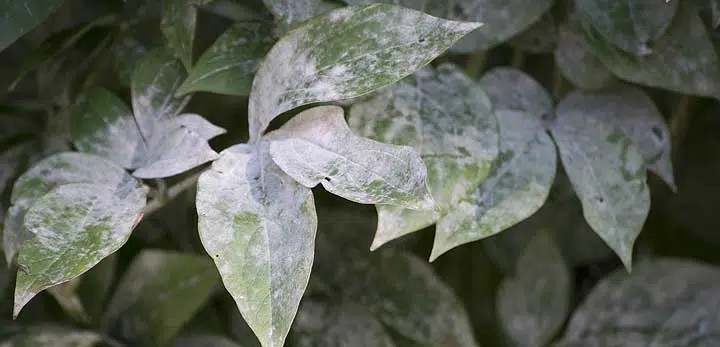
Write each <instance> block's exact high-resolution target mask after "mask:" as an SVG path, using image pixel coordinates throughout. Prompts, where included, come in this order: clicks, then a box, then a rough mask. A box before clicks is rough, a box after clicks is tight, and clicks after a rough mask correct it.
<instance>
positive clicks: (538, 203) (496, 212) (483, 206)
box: [430, 109, 557, 260]
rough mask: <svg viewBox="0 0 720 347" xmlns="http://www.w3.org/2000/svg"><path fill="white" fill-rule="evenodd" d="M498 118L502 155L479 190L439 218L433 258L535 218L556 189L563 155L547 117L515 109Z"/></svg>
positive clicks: (431, 256)
mask: <svg viewBox="0 0 720 347" xmlns="http://www.w3.org/2000/svg"><path fill="white" fill-rule="evenodd" d="M495 116H496V118H497V120H498V123H499V124H500V155H499V159H498V161H497V162H496V163H495V166H494V167H493V170H492V171H491V172H490V175H489V176H488V177H487V179H485V180H484V181H483V182H482V183H481V184H480V186H479V187H478V188H477V189H476V190H475V191H474V194H472V195H471V196H470V197H469V198H467V199H465V200H463V201H461V202H460V203H459V204H458V207H457V208H456V209H455V210H454V211H453V212H451V213H449V214H448V215H447V216H445V217H444V218H443V219H441V220H440V221H439V222H438V225H437V228H436V229H437V231H436V233H435V241H434V244H433V249H432V253H431V255H430V259H431V260H435V259H437V258H438V257H439V256H440V255H442V254H443V253H445V252H447V251H449V250H450V249H452V248H454V247H457V246H459V245H462V244H465V243H468V242H472V241H475V240H479V239H482V238H485V237H488V236H491V235H494V234H497V233H499V232H501V231H503V230H505V229H507V228H509V227H511V226H513V225H515V224H516V223H518V222H520V221H522V220H524V219H526V218H528V217H530V216H532V215H533V214H534V213H535V212H536V211H537V210H538V209H540V207H542V205H543V204H544V203H545V200H546V199H547V197H548V194H549V193H550V188H551V186H552V182H553V180H554V179H555V168H556V166H557V164H556V160H557V159H556V154H555V147H554V146H553V142H552V140H551V139H550V136H548V134H547V133H546V132H545V129H544V127H543V124H542V120H541V119H540V118H538V117H536V116H534V115H530V114H528V113H525V112H519V111H513V110H509V109H501V110H498V111H496V112H495Z"/></svg>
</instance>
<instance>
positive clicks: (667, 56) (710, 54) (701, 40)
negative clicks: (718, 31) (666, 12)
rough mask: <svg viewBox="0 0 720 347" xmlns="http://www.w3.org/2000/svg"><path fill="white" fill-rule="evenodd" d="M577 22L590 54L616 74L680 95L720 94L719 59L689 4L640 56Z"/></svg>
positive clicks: (684, 5) (679, 11)
mask: <svg viewBox="0 0 720 347" xmlns="http://www.w3.org/2000/svg"><path fill="white" fill-rule="evenodd" d="M672 2H680V1H672ZM657 6H664V4H662V3H659V4H657ZM580 21H581V24H585V25H583V30H582V32H583V35H584V37H585V39H586V41H587V43H588V44H589V46H590V47H591V49H592V51H593V53H594V54H595V56H596V57H598V59H600V61H602V62H603V63H604V64H605V66H607V68H608V69H609V70H610V71H612V72H613V74H615V75H616V76H618V77H620V78H622V79H625V80H628V81H630V82H635V83H639V84H644V85H647V86H651V87H657V88H664V89H668V90H671V91H676V92H679V93H683V94H695V95H701V96H708V97H715V98H718V97H720V84H719V83H718V81H720V60H718V56H717V53H716V52H715V49H714V48H713V44H712V41H711V39H710V37H709V35H708V32H707V30H706V29H705V26H704V25H703V23H702V20H701V19H700V17H698V15H697V13H696V11H695V9H694V8H693V6H692V5H691V4H687V3H684V2H683V3H682V4H681V5H679V7H678V11H677V14H676V15H675V19H673V21H672V23H671V25H670V27H669V28H668V29H667V32H666V33H665V34H664V35H663V36H662V37H660V38H659V39H657V41H656V42H655V45H654V48H653V54H650V55H647V56H642V57H638V56H634V55H632V54H630V53H627V52H624V51H622V50H620V49H619V48H617V47H615V46H614V45H612V44H611V43H609V42H607V41H605V40H604V39H603V38H602V36H601V34H600V33H598V32H597V30H596V29H594V28H592V27H590V26H588V25H587V24H586V23H585V22H586V21H585V20H583V19H582V18H580Z"/></svg>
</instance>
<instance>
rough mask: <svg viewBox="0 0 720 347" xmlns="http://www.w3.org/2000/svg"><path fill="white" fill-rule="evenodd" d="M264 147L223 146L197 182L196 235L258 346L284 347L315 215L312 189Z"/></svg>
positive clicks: (306, 267) (306, 271) (309, 256)
mask: <svg viewBox="0 0 720 347" xmlns="http://www.w3.org/2000/svg"><path fill="white" fill-rule="evenodd" d="M266 147H267V143H265V142H261V143H259V144H257V145H255V146H247V145H237V146H233V147H231V148H228V149H226V150H225V151H223V152H222V153H221V154H220V158H219V159H218V160H216V161H215V162H213V164H212V167H211V169H210V170H209V171H207V172H205V173H203V174H202V175H201V176H200V179H199V181H198V193H197V211H198V216H199V223H198V229H199V232H200V238H201V240H202V243H203V246H204V247H205V250H206V251H207V252H208V254H209V255H210V256H211V257H212V258H213V260H214V261H215V264H216V266H217V267H218V270H219V271H220V275H221V276H222V279H223V283H224V284H225V288H226V289H227V290H228V291H229V292H230V294H231V295H232V296H233V298H234V299H235V302H236V303H237V306H238V308H239V309H240V312H241V313H242V315H243V317H244V318H245V320H246V321H247V322H248V325H250V327H251V328H252V330H253V331H254V332H255V334H256V335H257V337H258V339H259V340H260V342H261V343H262V345H263V347H281V346H283V343H284V341H285V337H286V335H287V333H288V331H289V329H290V325H291V323H292V321H293V318H294V317H295V314H296V312H297V308H298V305H299V303H300V298H301V297H302V293H303V292H304V291H305V287H306V286H307V282H308V278H309V277H310V270H311V267H312V262H313V250H314V244H315V232H316V229H317V216H316V214H315V203H314V201H313V196H312V192H311V191H310V189H308V188H305V187H303V186H301V185H299V184H298V183H297V182H295V180H293V179H292V178H291V177H290V176H288V175H286V174H285V173H284V172H282V170H281V169H280V168H279V167H277V166H276V165H275V164H274V163H273V161H272V160H271V159H270V157H269V154H268V153H267V148H266Z"/></svg>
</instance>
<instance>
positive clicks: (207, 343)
mask: <svg viewBox="0 0 720 347" xmlns="http://www.w3.org/2000/svg"><path fill="white" fill-rule="evenodd" d="M172 347H241V346H240V345H238V344H236V343H235V342H233V341H232V340H230V339H228V338H225V337H221V336H212V335H197V336H189V337H183V338H180V339H177V340H175V342H174V343H173V344H172Z"/></svg>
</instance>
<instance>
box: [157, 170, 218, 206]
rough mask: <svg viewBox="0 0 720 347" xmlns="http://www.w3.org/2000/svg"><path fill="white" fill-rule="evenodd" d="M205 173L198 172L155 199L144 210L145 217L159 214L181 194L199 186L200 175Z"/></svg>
mask: <svg viewBox="0 0 720 347" xmlns="http://www.w3.org/2000/svg"><path fill="white" fill-rule="evenodd" d="M203 172H205V171H204V170H203V171H202V172H198V173H196V174H194V175H192V176H188V177H187V178H185V179H183V180H182V181H180V182H178V183H177V184H175V185H173V186H172V187H170V188H168V189H167V191H166V192H165V194H164V196H162V197H158V198H157V199H154V200H152V201H150V202H149V203H148V204H147V205H146V206H145V209H144V210H143V212H144V215H145V216H148V215H150V214H152V213H155V212H157V211H158V210H159V209H160V208H162V207H163V206H165V204H167V203H168V202H169V201H171V200H173V199H175V198H177V197H178V196H179V195H180V194H182V193H184V192H186V191H187V190H189V189H191V188H193V187H195V184H197V180H198V178H200V175H201V174H202V173H203Z"/></svg>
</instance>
